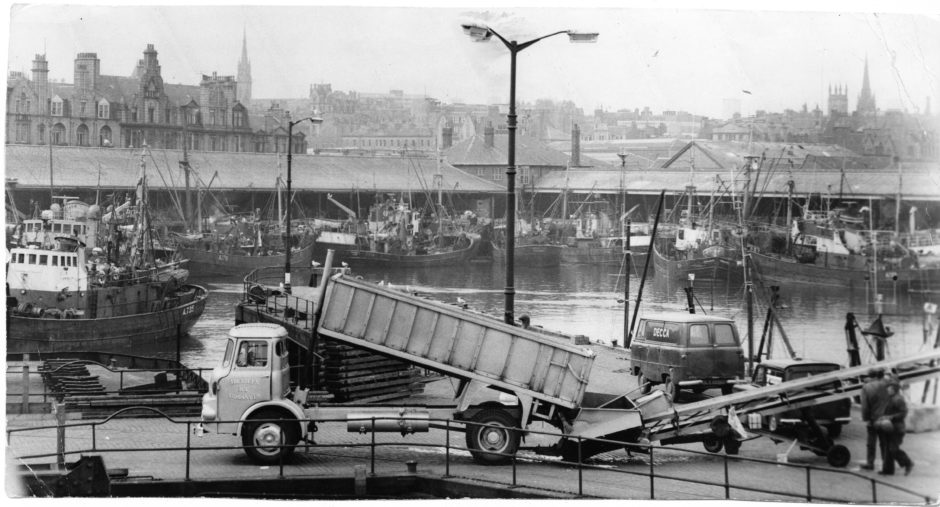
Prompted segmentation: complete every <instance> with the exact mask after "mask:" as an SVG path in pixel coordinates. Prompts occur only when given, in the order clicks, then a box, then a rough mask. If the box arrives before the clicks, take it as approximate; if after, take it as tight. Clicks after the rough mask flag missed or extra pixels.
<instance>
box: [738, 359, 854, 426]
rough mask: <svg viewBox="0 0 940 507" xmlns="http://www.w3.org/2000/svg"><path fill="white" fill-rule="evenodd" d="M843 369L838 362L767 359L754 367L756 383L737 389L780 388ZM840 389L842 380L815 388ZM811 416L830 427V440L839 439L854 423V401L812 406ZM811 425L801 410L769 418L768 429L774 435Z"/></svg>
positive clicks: (818, 422)
mask: <svg viewBox="0 0 940 507" xmlns="http://www.w3.org/2000/svg"><path fill="white" fill-rule="evenodd" d="M841 368H842V366H841V365H839V364H837V363H833V362H831V361H823V360H815V359H766V360H764V361H763V362H761V363H759V364H757V365H756V366H755V367H754V379H753V381H752V382H751V383H750V384H749V385H740V386H737V389H739V390H748V389H755V388H759V387H764V386H771V385H777V384H780V383H782V382H788V381H791V380H796V379H800V378H804V377H808V376H810V375H819V374H821V373H827V372H830V371H837V370H839V369H841ZM839 387H840V381H838V380H834V381H833V382H832V383H831V384H825V385H819V386H814V387H813V389H819V390H827V389H838V388H839ZM809 413H810V414H811V415H812V418H813V419H815V421H816V423H817V424H819V425H820V426H821V427H824V428H826V432H827V433H828V435H829V438H833V439H834V438H838V437H839V435H841V434H842V427H843V426H845V425H846V424H848V423H849V421H851V413H852V401H851V400H850V399H848V398H845V399H842V400H837V401H832V402H829V403H824V404H822V405H817V406H814V407H812V408H811V409H810V411H809ZM808 425H809V422H808V421H807V420H806V417H805V416H804V415H803V413H802V412H801V411H800V410H790V411H787V412H782V413H779V414H774V415H772V416H768V417H767V421H766V426H767V428H768V429H769V430H770V431H773V432H784V433H785V432H787V431H788V430H796V431H803V430H805V429H806V428H807V427H808Z"/></svg>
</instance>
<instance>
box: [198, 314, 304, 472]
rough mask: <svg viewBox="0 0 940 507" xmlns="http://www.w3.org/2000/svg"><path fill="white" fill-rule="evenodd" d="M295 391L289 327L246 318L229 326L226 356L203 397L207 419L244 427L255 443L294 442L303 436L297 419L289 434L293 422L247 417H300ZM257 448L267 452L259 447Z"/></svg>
mask: <svg viewBox="0 0 940 507" xmlns="http://www.w3.org/2000/svg"><path fill="white" fill-rule="evenodd" d="M290 391H291V387H290V365H289V364H288V358H287V331H286V330H285V329H284V328H283V327H281V326H279V325H276V324H241V325H238V326H235V327H234V328H232V329H231V330H230V331H229V335H228V340H227V342H226V344H225V354H224V355H223V356H222V362H221V364H220V365H219V366H217V367H216V368H215V369H213V370H212V377H211V379H210V381H209V391H208V392H207V393H206V394H205V395H203V398H202V420H203V421H204V422H206V423H211V424H214V425H215V428H214V429H215V431H217V432H218V433H231V434H238V433H239V431H241V433H242V437H243V441H249V442H251V444H250V445H252V446H255V447H256V446H260V445H262V444H264V443H268V444H274V445H277V444H278V443H279V442H282V438H285V436H286V437H287V438H286V440H285V441H284V442H285V443H287V444H293V443H296V441H297V440H298V439H299V437H300V428H299V425H297V424H294V425H293V426H298V427H297V428H294V427H290V428H287V429H289V430H290V431H288V432H286V435H285V434H282V433H284V430H285V426H290V425H285V424H271V423H264V422H260V423H251V422H250V421H248V422H246V420H249V419H259V420H261V419H264V420H274V419H290V418H291V417H293V419H301V418H302V416H303V411H302V408H301V407H300V406H299V405H297V404H296V403H294V402H292V401H291V400H290V399H289V396H290ZM294 437H296V438H294ZM291 440H293V442H291ZM246 445H249V444H246ZM252 450H254V451H259V452H261V453H263V452H264V448H260V447H258V448H254V447H253V449H252ZM273 454H274V455H276V454H277V453H273ZM262 458H263V456H262ZM262 461H263V459H262Z"/></svg>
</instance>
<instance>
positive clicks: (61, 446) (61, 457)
mask: <svg viewBox="0 0 940 507" xmlns="http://www.w3.org/2000/svg"><path fill="white" fill-rule="evenodd" d="M52 409H53V410H55V422H56V430H55V431H56V435H55V436H56V438H55V452H56V465H58V467H59V469H60V470H61V469H64V468H65V403H64V402H61V403H60V402H58V401H57V402H55V404H53V405H52Z"/></svg>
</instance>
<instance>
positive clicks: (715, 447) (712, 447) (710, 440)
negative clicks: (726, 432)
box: [702, 435, 724, 453]
mask: <svg viewBox="0 0 940 507" xmlns="http://www.w3.org/2000/svg"><path fill="white" fill-rule="evenodd" d="M702 445H703V446H705V450H706V451H708V452H711V453H718V452H721V448H722V447H724V444H723V443H722V441H721V439H720V438H718V437H716V436H714V435H711V436H707V437H705V439H704V440H702Z"/></svg>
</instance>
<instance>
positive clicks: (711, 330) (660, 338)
mask: <svg viewBox="0 0 940 507" xmlns="http://www.w3.org/2000/svg"><path fill="white" fill-rule="evenodd" d="M630 354H631V356H630V368H631V371H632V372H633V374H634V375H637V376H638V377H639V379H638V383H639V385H640V386H641V387H642V389H641V390H642V392H643V393H644V394H645V393H648V392H649V391H650V389H651V388H652V386H653V385H656V384H663V385H664V388H665V389H664V390H665V391H666V393H667V394H669V395H670V396H671V397H672V401H673V402H677V401H678V400H679V397H680V395H679V392H680V390H681V389H691V390H692V391H694V392H696V393H700V392H702V391H705V390H706V389H708V388H713V387H715V388H720V389H721V392H722V394H730V393H731V390H732V388H733V386H734V384H736V383H739V382H744V380H743V379H742V376H743V372H744V352H743V350H742V349H741V345H740V340H739V338H738V330H737V327H736V326H735V324H734V321H733V320H731V319H728V318H724V317H716V316H711V315H702V314H694V313H665V314H656V315H652V316H648V317H644V318H641V319H640V323H639V325H638V326H637V331H636V335H635V336H634V338H633V343H632V344H631V345H630Z"/></svg>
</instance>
